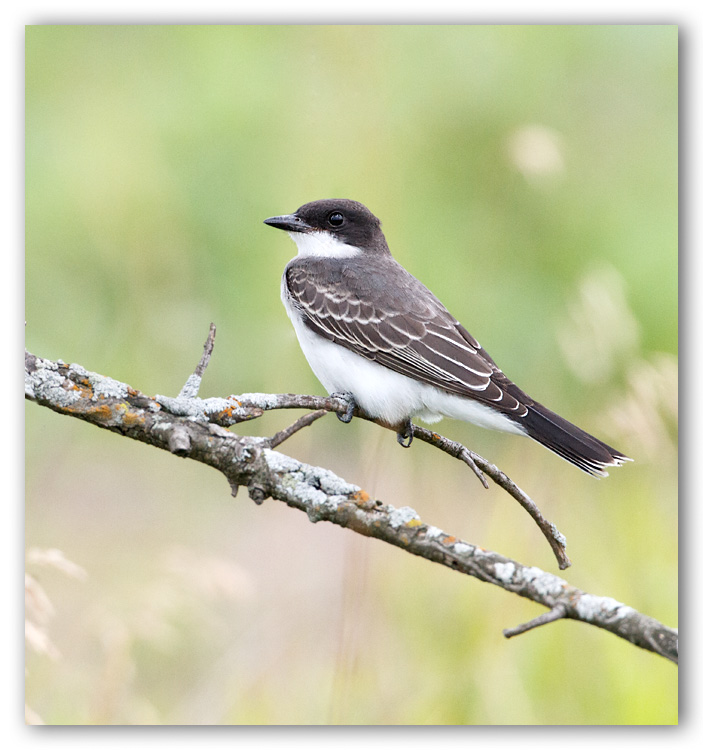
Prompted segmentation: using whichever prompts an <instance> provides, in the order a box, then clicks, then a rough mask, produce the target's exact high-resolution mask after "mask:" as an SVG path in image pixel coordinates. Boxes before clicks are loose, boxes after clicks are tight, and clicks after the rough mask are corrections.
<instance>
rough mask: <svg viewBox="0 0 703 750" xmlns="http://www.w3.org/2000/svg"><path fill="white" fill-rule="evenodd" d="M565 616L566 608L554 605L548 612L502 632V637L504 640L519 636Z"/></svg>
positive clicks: (561, 605)
mask: <svg viewBox="0 0 703 750" xmlns="http://www.w3.org/2000/svg"><path fill="white" fill-rule="evenodd" d="M566 614H567V613H566V607H565V606H564V605H563V604H561V603H559V604H555V605H554V606H553V607H552V608H551V609H550V610H549V611H548V612H543V613H542V614H541V615H538V616H537V617H535V618H534V619H533V620H530V621H529V622H525V623H523V624H522V625H518V626H517V627H514V628H508V629H506V630H504V631H503V635H504V636H505V637H506V638H512V637H513V636H515V635H520V633H525V632H527V631H528V630H532V628H538V627H539V626H540V625H547V624H548V623H550V622H554V621H555V620H561V619H562V618H563V617H566Z"/></svg>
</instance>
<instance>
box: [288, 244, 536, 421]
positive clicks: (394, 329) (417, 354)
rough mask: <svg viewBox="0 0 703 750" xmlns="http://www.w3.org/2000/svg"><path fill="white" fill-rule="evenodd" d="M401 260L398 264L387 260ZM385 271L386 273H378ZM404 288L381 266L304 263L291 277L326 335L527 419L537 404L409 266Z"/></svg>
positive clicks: (297, 301)
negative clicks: (386, 279) (388, 282)
mask: <svg viewBox="0 0 703 750" xmlns="http://www.w3.org/2000/svg"><path fill="white" fill-rule="evenodd" d="M384 262H393V263H395V261H384ZM378 270H381V269H378ZM398 270H400V271H401V272H402V279H401V280H402V281H404V282H405V283H404V285H402V286H401V288H398V287H396V286H394V287H393V289H389V288H385V287H384V286H383V284H382V279H383V275H382V274H379V273H374V269H373V268H372V269H369V268H365V269H364V270H363V274H362V272H361V270H359V269H354V268H353V267H351V266H350V265H347V266H344V265H341V264H336V265H335V264H332V265H330V262H329V260H327V261H326V265H325V266H324V267H323V266H322V265H321V261H320V260H319V259H311V258H305V259H302V258H296V259H294V260H293V261H291V263H290V264H289V265H288V267H287V268H286V271H285V273H284V282H285V288H286V289H287V292H288V295H289V297H290V300H291V302H292V303H293V304H294V305H295V306H296V307H297V308H298V309H299V310H300V312H301V314H302V315H303V319H304V321H305V324H306V325H307V326H308V327H309V328H310V329H312V330H313V331H315V332H316V333H318V334H319V335H320V336H323V337H324V338H326V339H328V340H329V341H333V342H335V343H336V344H339V345H340V346H343V347H345V348H347V349H349V350H351V351H353V352H355V353H356V354H359V355H360V356H362V357H364V358H366V359H369V360H372V361H374V362H377V363H378V364H380V365H383V366H384V367H388V368H389V369H391V370H394V371H395V372H398V373H401V374H402V375H406V376H408V377H410V378H414V379H416V380H420V381H422V382H424V383H427V384H428V385H432V386H435V387H437V388H441V389H443V390H445V391H449V392H450V393H455V394H457V395H461V396H467V397H469V398H473V399H475V400H478V401H480V402H484V403H487V404H490V405H491V406H493V407H494V408H498V409H500V410H501V411H503V412H505V413H506V414H509V415H510V416H511V417H520V416H523V415H524V414H526V413H527V409H526V406H525V404H526V403H528V404H529V403H531V399H529V397H528V396H527V395H526V394H524V393H523V392H522V391H521V390H520V389H519V388H518V387H517V386H515V385H514V384H513V383H512V382H511V381H510V380H508V378H506V377H505V375H504V374H503V373H502V371H501V370H499V369H498V367H497V366H496V364H495V362H493V360H492V359H491V357H490V356H489V355H488V354H487V353H486V352H485V351H484V350H483V349H482V348H481V345H480V344H479V343H478V341H476V339H475V338H474V337H473V336H471V334H469V332H468V331H467V330H466V329H465V328H464V327H463V326H462V325H461V324H460V323H459V322H458V321H457V320H456V319H455V318H454V317H453V316H452V315H451V314H450V313H449V312H448V311H447V310H446V308H445V307H444V306H443V305H442V303H441V302H440V301H439V300H438V299H437V298H436V297H435V296H434V295H433V294H432V293H431V292H430V291H429V290H428V289H427V288H426V287H424V286H423V285H422V284H421V283H420V282H419V281H418V280H417V279H415V278H414V277H413V276H411V275H410V274H409V273H407V271H405V270H404V269H403V268H402V267H401V266H399V265H396V267H395V268H394V269H393V271H394V273H398Z"/></svg>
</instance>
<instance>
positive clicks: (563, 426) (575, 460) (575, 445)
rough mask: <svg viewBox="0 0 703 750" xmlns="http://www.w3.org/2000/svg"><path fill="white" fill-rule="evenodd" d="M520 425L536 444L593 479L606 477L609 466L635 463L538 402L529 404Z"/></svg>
mask: <svg viewBox="0 0 703 750" xmlns="http://www.w3.org/2000/svg"><path fill="white" fill-rule="evenodd" d="M520 424H521V425H522V426H523V427H524V428H525V430H526V432H527V434H528V435H529V436H530V437H531V438H532V439H533V440H536V441H537V442H538V443H542V445H543V446H545V448H549V450H550V451H554V453H556V454H557V455H559V456H561V457H562V458H564V459H566V460H567V461H569V462H570V463H572V464H574V465H575V466H578V467H579V469H582V470H583V471H585V472H587V473H588V474H591V475H592V476H594V477H607V476H608V472H607V471H605V470H604V469H606V468H607V467H608V466H622V464H624V463H625V462H626V461H632V459H631V458H628V457H627V456H626V455H624V454H623V453H620V451H616V450H615V448H611V447H610V446H609V445H606V444H605V443H603V442H601V441H600V440H598V438H594V437H593V435H589V434H588V433H587V432H585V431H584V430H582V429H581V428H580V427H577V426H576V425H575V424H571V422H568V421H567V420H566V419H564V418H563V417H560V416H559V415H558V414H555V413H554V412H553V411H550V410H549V409H547V407H546V406H542V404H539V403H536V402H534V403H532V404H530V406H529V407H528V413H527V414H526V415H525V416H524V417H522V418H521V419H520Z"/></svg>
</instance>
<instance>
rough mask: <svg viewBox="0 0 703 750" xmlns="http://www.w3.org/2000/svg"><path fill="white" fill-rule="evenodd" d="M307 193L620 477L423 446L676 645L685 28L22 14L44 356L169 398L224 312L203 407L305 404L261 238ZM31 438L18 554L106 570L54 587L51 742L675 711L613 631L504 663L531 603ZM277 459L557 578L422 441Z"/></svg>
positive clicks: (111, 457)
mask: <svg viewBox="0 0 703 750" xmlns="http://www.w3.org/2000/svg"><path fill="white" fill-rule="evenodd" d="M323 197H350V198H354V199H357V200H361V201H362V202H364V203H366V204H367V205H368V206H369V207H370V208H371V210H372V211H374V212H375V213H376V214H377V215H379V216H380V217H381V219H382V220H383V222H384V229H385V231H386V235H387V238H388V240H389V244H390V247H391V249H392V250H393V251H394V254H395V256H396V257H397V258H398V259H399V260H400V261H401V262H402V263H403V264H404V265H405V266H406V267H407V268H408V269H409V270H410V271H411V272H412V273H414V274H415V275H417V276H419V277H420V278H421V279H422V280H423V281H425V283H427V284H428V286H429V287H430V288H431V289H433V291H435V292H436V293H437V294H438V295H439V296H440V297H441V298H442V299H443V300H444V301H445V303H446V304H447V305H448V306H449V308H450V309H451V310H452V311H453V312H454V313H455V315H457V317H459V318H460V319H461V320H462V321H463V322H464V323H465V325H466V326H467V328H468V329H469V330H470V331H471V332H472V333H473V334H474V335H476V336H477V337H478V338H479V340H480V341H481V342H482V343H483V344H484V345H485V346H486V347H487V349H488V351H489V352H490V353H491V354H492V355H493V357H494V358H495V359H496V360H497V361H498V363H499V364H500V365H501V366H502V367H503V369H504V370H505V371H506V373H507V374H508V375H509V376H511V377H513V378H515V379H516V380H517V381H518V383H519V384H520V385H521V386H522V387H523V388H524V389H525V390H527V391H528V392H529V393H531V394H532V395H534V396H535V397H536V398H538V399H540V400H543V401H545V402H546V403H547V404H548V405H549V406H550V407H552V408H554V409H555V410H557V411H560V412H562V413H563V414H564V415H565V416H567V417H569V418H570V419H572V420H574V421H576V422H577V423H579V424H581V425H582V426H583V427H585V428H586V429H590V430H592V431H595V432H597V434H599V435H601V436H602V437H603V438H604V439H606V440H608V441H609V442H612V443H614V444H615V445H617V447H619V448H621V449H622V450H624V451H625V452H626V453H629V454H630V455H632V456H633V457H634V458H635V459H636V463H635V464H633V465H629V466H627V467H625V468H623V469H621V470H619V471H616V472H613V474H612V476H611V477H610V478H609V479H607V480H605V481H602V482H595V481H594V480H592V479H591V478H589V477H586V476H582V475H580V474H579V473H578V472H576V470H575V469H573V468H572V467H569V466H567V465H566V464H565V463H563V462H561V461H559V460H557V459H556V458H555V457H554V456H552V455H550V454H549V453H547V452H546V451H544V450H543V449H541V448H540V447H539V446H536V445H532V444H529V443H527V441H521V440H519V439H516V438H513V437H510V436H505V435H494V434H492V433H488V432H485V431H480V430H476V429H473V428H472V427H470V426H467V425H462V424H453V423H443V424H442V425H441V429H442V431H443V432H444V433H445V434H448V435H450V436H452V437H455V438H457V439H460V440H463V441H464V442H467V443H468V444H470V445H471V447H473V448H474V449H475V450H477V451H479V452H481V453H482V454H483V455H486V456H487V457H489V458H491V459H492V460H494V461H495V462H497V463H498V464H499V465H501V467H502V468H503V469H504V470H505V471H506V472H507V473H508V474H510V475H511V476H512V477H513V478H514V479H515V480H516V481H517V482H518V483H519V484H520V485H521V486H523V487H524V488H525V489H526V490H527V491H528V492H529V493H530V494H531V496H532V497H534V498H535V499H536V500H537V501H538V503H539V504H540V506H541V507H542V508H543V510H544V512H545V514H546V515H547V516H548V517H549V518H550V519H552V520H554V521H555V522H556V523H557V525H558V526H559V528H560V529H561V530H562V531H563V532H564V533H565V534H566V536H567V538H568V540H569V554H570V556H571V558H572V560H573V561H574V566H573V568H572V569H570V570H569V571H567V574H566V577H567V578H568V580H569V581H571V582H573V583H574V584H575V585H577V586H581V587H583V588H585V589H586V590H588V591H589V592H591V593H596V594H606V595H610V596H613V597H615V598H616V599H620V600H621V601H624V602H626V603H627V604H629V605H631V606H634V607H636V608H638V609H640V610H642V611H644V612H646V613H647V614H650V615H652V616H654V617H657V618H659V619H661V620H662V621H663V622H665V623H667V624H669V625H675V624H676V620H677V609H676V607H677V596H676V593H677V582H676V581H677V569H676V562H677V550H676V544H677V543H676V532H677V505H676V502H677V501H676V495H677V476H676V472H677V469H676V397H675V393H676V359H675V357H676V354H677V29H676V27H673V26H667V27H662V26H659V27H657V26H610V27H609V26H550V27H537V26H533V27H530V26H521V27H518V26H494V27H492V26H475V27H472V26H454V27H445V26H434V27H423V26H400V27H383V26H358V27H356V26H345V27H327V26H316V27H308V26H268V27H262V26H248V27H244V26H242V27H234V26H229V27H227V26H222V27H210V26H200V27H178V26H169V27H159V26H150V27H146V26H141V27H140V26H124V27H121V26H110V27H101V26H60V27H59V26H53V27H52V26H34V27H29V28H28V29H27V33H26V319H27V329H26V339H27V346H28V348H29V349H30V351H33V352H34V353H36V354H38V355H41V356H46V357H53V358H62V359H64V360H65V361H76V362H79V363H80V364H82V365H83V366H85V367H87V368H89V369H93V370H97V371H99V372H102V373H104V374H109V375H111V376H113V377H116V378H118V379H120V380H124V381H126V382H128V383H130V385H132V386H134V387H135V388H139V389H140V390H143V391H144V392H146V393H150V394H153V393H167V394H175V393H176V392H177V391H178V390H179V389H180V387H181V385H182V384H183V382H184V380H185V378H186V377H187V375H188V374H189V373H190V372H192V370H193V368H194V366H195V364H196V363H197V360H198V358H199V356H200V352H201V346H202V343H203V342H204V339H205V336H206V334H207V328H208V325H209V323H210V321H211V320H212V321H215V322H216V323H217V325H218V335H217V343H216V348H215V354H214V357H213V360H212V362H211V364H210V367H209V369H208V371H207V374H206V378H205V382H204V384H203V389H202V395H204V396H209V395H227V394H229V393H237V392H240V393H241V392H245V391H251V390H256V391H272V392H283V391H293V392H315V393H321V392H322V391H321V387H320V386H319V384H318V383H317V382H316V381H315V379H314V377H313V376H312V374H311V373H310V371H309V369H308V367H307V365H306V363H305V361H304V358H303V356H302V354H301V353H300V351H299V349H298V346H297V343H296V341H295V337H294V334H293V332H292V329H291V327H290V324H289V322H288V320H287V318H286V316H285V313H284V311H283V308H282V306H281V304H280V301H279V291H278V290H279V277H280V273H281V271H282V269H283V267H284V265H285V263H286V262H287V260H288V259H289V258H290V257H291V256H292V254H293V252H294V247H293V245H292V243H290V242H289V240H288V239H287V238H285V237H283V236H280V234H277V233H274V232H271V230H270V229H269V228H267V227H265V226H264V225H263V224H262V223H261V222H262V220H263V219H264V218H265V217H267V216H270V215H272V214H276V213H283V212H289V211H292V210H294V209H295V208H297V207H298V206H299V205H300V204H302V203H304V202H306V201H309V200H314V199H316V198H323ZM450 268H451V271H449V270H448V269H450ZM594 299H595V302H594V301H593V300H594ZM589 305H590V306H589ZM584 317H587V318H588V319H589V320H597V324H594V326H592V327H591V329H589V328H588V327H587V326H586V327H584V326H583V325H579V321H582V320H583V319H584ZM560 342H561V343H562V344H563V345H564V348H562V347H560ZM566 342H571V345H569V344H568V343H566ZM609 342H610V343H609ZM579 353H580V355H581V357H582V360H581V361H582V362H584V363H585V364H586V365H589V366H588V367H585V370H587V371H588V372H589V373H593V372H594V371H595V373H596V376H593V377H588V378H580V377H579V372H580V371H581V372H582V371H584V368H583V367H582V368H580V367H579V364H578V363H579ZM593 359H595V360H596V363H597V364H599V363H601V362H603V363H605V362H607V363H608V364H607V366H605V364H603V366H602V367H601V368H600V374H598V373H599V368H598V367H596V368H594V367H593V366H592V364H593V362H592V360H593ZM290 417H291V415H285V414H272V415H267V416H266V417H265V418H264V419H262V420H259V421H257V422H255V423H251V424H250V425H247V426H246V428H247V430H248V431H250V432H252V433H256V434H272V433H273V432H274V431H275V430H276V429H278V428H280V427H282V426H283V425H284V424H285V423H286V422H287V421H288V420H289V419H290ZM26 436H27V445H26V462H27V474H26V536H27V543H28V545H35V546H45V547H58V548H60V549H62V550H63V552H64V553H65V554H66V556H67V557H68V558H69V559H72V560H74V561H75V562H77V563H79V564H80V565H81V566H82V567H83V568H85V569H86V570H87V571H88V576H89V577H88V579H87V581H86V582H85V583H80V582H77V581H75V580H68V579H65V578H62V577H61V576H60V575H57V574H54V573H51V572H46V573H43V574H42V575H43V578H42V583H43V585H44V586H45V588H46V590H47V593H48V595H49V596H50V598H51V599H52V601H53V603H54V606H55V610H56V614H55V617H54V619H53V621H52V623H51V625H50V628H49V631H50V635H51V637H52V638H53V640H54V642H55V643H56V646H57V647H58V649H59V651H60V652H61V655H62V656H61V658H59V659H58V660H56V661H51V660H49V659H47V658H46V657H43V656H39V655H33V654H30V655H29V656H28V676H27V699H28V702H29V705H30V706H31V707H32V708H33V709H34V710H35V711H36V712H37V713H38V714H39V715H40V716H41V718H42V719H43V720H44V721H46V722H48V723H56V724H62V723H169V722H170V723H265V724H276V723H278V724H281V723H293V724H297V723H390V724H397V723H442V724H453V723H460V724H461V723H467V724H521V723H525V724H549V723H556V724H569V723H572V724H650V723H651V724H659V723H661V724H670V723H675V722H676V720H677V693H676V690H677V687H676V670H675V668H674V667H672V666H671V665H670V664H668V663H666V662H664V660H662V659H659V658H658V657H655V656H653V655H650V654H647V653H644V652H641V651H639V650H638V649H635V648H634V647H632V646H630V645H629V644H627V643H624V642H620V641H618V640H617V639H615V638H614V637H613V636H611V635H609V634H607V633H603V632H600V631H597V630H595V629H594V628H588V627H586V626H582V625H577V624H574V623H568V622H564V623H556V624H554V625H551V626H549V627H548V628H544V629H540V630H538V631H535V632H533V633H530V634H526V635H524V636H521V637H520V638H517V639H514V640H511V641H510V642H506V641H504V639H503V637H502V635H501V630H502V628H504V627H509V626H511V625H515V624H517V623H519V622H522V621H524V620H527V619H529V618H531V617H532V616H534V615H535V614H537V611H536V608H535V607H534V605H531V604H530V603H529V602H524V601H522V600H518V599H517V598H516V597H512V596H510V595H508V594H505V593H504V592H501V591H499V590H494V589H493V588H492V587H487V586H481V585H480V584H479V583H478V582H476V581H471V580H464V579H463V578H462V577H460V576H457V575H454V574H452V573H451V572H449V571H444V570H440V569H438V568H437V566H432V565H429V564H427V563H426V562H424V561H421V560H415V559H411V558H410V556H408V555H403V554H402V553H401V552H399V551H398V550H395V549H390V548H386V546H384V545H382V544H379V543H376V542H374V541H372V540H367V539H361V538H359V539H357V538H355V537H354V536H353V535H352V534H351V533H349V532H344V531H342V530H339V529H335V528H325V527H323V526H322V525H319V524H318V525H316V526H312V525H311V524H309V523H308V521H307V519H306V518H305V517H304V516H302V515H301V514H296V513H293V512H292V511H290V510H288V509H286V508H283V507H279V506H278V505H277V504H275V503H272V502H269V503H266V504H264V506H262V507H261V508H258V507H255V506H254V505H253V504H252V503H250V502H248V500H247V499H246V493H243V495H244V497H242V496H240V497H239V498H238V499H237V500H235V501H233V500H231V499H230V498H229V496H228V488H227V487H226V486H225V482H224V480H221V478H220V477H219V476H216V475H214V473H211V472H208V471H207V470H206V469H205V468H204V467H200V466H195V465H191V464H190V463H185V462H179V461H176V460H175V459H174V458H173V457H171V456H166V455H160V454H159V453H158V452H156V451H150V450H148V449H145V448H144V447H143V446H137V445H136V444H135V445H132V444H129V443H128V442H127V441H125V440H123V439H120V438H118V437H116V436H114V435H110V434H103V433H102V431H97V430H93V429H91V428H89V427H88V426H86V425H84V424H81V423H78V422H76V423H73V422H72V421H71V420H67V419H63V418H61V417H58V416H56V415H54V414H52V413H50V412H48V411H47V410H43V409H39V408H38V407H36V406H34V405H28V407H27V425H26ZM285 448H286V451H287V452H290V453H291V454H292V455H294V456H296V457H298V458H300V459H301V460H305V461H308V462H311V463H316V464H321V465H325V466H328V467H329V468H331V469H332V470H334V471H337V472H338V473H340V474H342V475H343V476H344V477H345V478H347V479H349V480H350V481H353V482H355V483H357V484H360V485H362V486H364V488H365V489H367V490H369V491H370V492H372V493H373V494H375V495H377V496H378V497H380V498H382V499H383V500H384V501H387V502H392V503H394V504H396V505H405V504H408V505H411V506H413V507H414V508H416V509H417V510H418V512H420V514H421V516H422V518H423V520H425V521H427V522H430V523H434V524H436V525H438V526H441V527H443V528H445V529H446V530H448V531H451V532H452V533H457V534H460V535H461V536H463V537H464V538H466V539H467V540H468V541H471V542H474V543H477V544H480V545H482V546H484V547H488V548H493V549H496V550H498V551H500V552H502V553H504V554H506V555H509V556H512V557H515V558H516V559H519V560H521V561H523V562H525V563H530V564H535V565H538V566H541V567H543V568H545V569H547V570H554V564H553V561H552V558H551V557H550V554H549V550H548V549H547V547H546V545H545V544H544V543H543V540H542V539H541V537H540V536H539V534H538V532H537V531H536V529H534V528H533V526H532V524H531V523H528V520H527V518H526V517H525V516H524V514H523V513H521V512H520V511H519V509H518V508H517V507H514V503H512V502H511V501H509V500H508V498H507V497H504V496H502V495H501V493H499V492H498V491H497V490H495V489H494V490H491V491H490V492H489V493H485V492H483V491H482V490H481V489H480V487H479V485H478V483H476V482H475V480H474V481H472V478H471V476H470V475H468V474H467V472H466V471H465V470H464V469H462V467H461V466H459V465H458V464H457V465H456V466H455V465H453V464H454V463H456V462H452V461H450V460H448V459H446V458H445V457H444V456H435V455H433V452H432V451H430V450H429V449H428V448H426V447H425V446H417V447H415V446H414V448H413V451H412V452H404V451H399V450H398V449H397V446H395V441H394V439H393V437H392V435H390V434H378V431H377V430H375V429H373V427H372V426H370V425H366V424H355V423H353V424H352V425H351V426H349V427H344V426H342V425H340V424H338V423H337V422H336V420H334V419H333V418H331V417H328V418H326V419H325V420H323V421H322V422H321V423H317V424H316V425H315V426H314V427H312V428H310V430H308V431H306V433H305V434H301V435H299V436H296V438H294V440H292V441H291V442H290V444H286V446H285ZM174 560H176V561H179V560H180V561H181V562H180V563H178V564H176V563H174ZM183 560H186V563H185V564H184V563H183ZM213 570H216V571H219V573H218V574H217V575H221V576H222V578H223V581H225V583H223V584H222V586H221V587H219V588H218V587H215V588H214V589H213V590H210V588H208V586H207V585H206V584H205V582H206V581H210V580H211V579H213V578H215V579H217V575H215V573H213ZM198 572H200V574H201V577H200V578H197V576H196V578H193V576H194V575H196V574H197V573H198Z"/></svg>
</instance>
